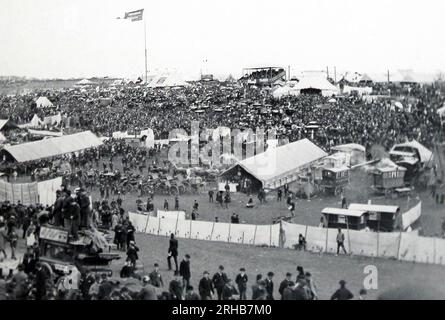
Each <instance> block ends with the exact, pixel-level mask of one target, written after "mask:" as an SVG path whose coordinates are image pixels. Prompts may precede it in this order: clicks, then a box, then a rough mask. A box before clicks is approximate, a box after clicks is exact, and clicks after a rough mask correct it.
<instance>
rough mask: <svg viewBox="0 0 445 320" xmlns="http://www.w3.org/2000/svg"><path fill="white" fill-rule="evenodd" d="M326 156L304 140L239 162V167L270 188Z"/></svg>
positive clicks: (271, 149)
mask: <svg viewBox="0 0 445 320" xmlns="http://www.w3.org/2000/svg"><path fill="white" fill-rule="evenodd" d="M325 156H327V154H326V152H324V151H323V150H322V149H320V148H319V147H318V146H316V145H315V144H314V143H312V142H311V141H310V140H308V139H302V140H299V141H296V142H293V143H289V144H286V145H284V146H280V147H276V148H269V149H267V150H266V151H265V152H263V153H260V154H258V155H256V156H253V157H251V158H247V159H244V160H242V161H239V162H238V164H237V165H239V166H241V167H242V168H243V169H244V170H246V171H247V172H248V173H250V174H251V175H252V176H254V177H255V178H256V179H258V180H259V181H261V182H262V183H263V187H269V186H272V185H273V184H275V182H276V181H278V180H280V179H283V180H286V178H288V177H290V176H294V175H295V173H296V172H297V171H298V170H299V169H301V168H302V167H304V166H306V165H308V164H310V163H312V162H314V161H316V160H319V159H321V158H323V157H325ZM232 168H233V167H232ZM232 168H231V169H232ZM231 169H229V170H231ZM229 170H227V171H226V172H228V171H229ZM223 174H224V173H223ZM287 182H288V181H286V183H287Z"/></svg>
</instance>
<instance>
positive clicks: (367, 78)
mask: <svg viewBox="0 0 445 320" xmlns="http://www.w3.org/2000/svg"><path fill="white" fill-rule="evenodd" d="M371 81H372V79H371V77H370V76H368V75H367V74H366V73H365V74H364V75H363V76H362V77H361V79H360V82H371Z"/></svg>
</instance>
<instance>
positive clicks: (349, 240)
mask: <svg viewBox="0 0 445 320" xmlns="http://www.w3.org/2000/svg"><path fill="white" fill-rule="evenodd" d="M346 229H347V231H348V247H349V248H348V249H349V253H351V251H352V250H351V237H350V236H349V218H348V217H346Z"/></svg>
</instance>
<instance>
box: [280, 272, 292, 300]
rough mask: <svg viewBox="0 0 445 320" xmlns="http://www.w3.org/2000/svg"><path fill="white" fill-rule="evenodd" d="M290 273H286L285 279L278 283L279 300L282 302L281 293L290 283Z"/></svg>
mask: <svg viewBox="0 0 445 320" xmlns="http://www.w3.org/2000/svg"><path fill="white" fill-rule="evenodd" d="M291 279H292V273H290V272H288V273H286V278H285V279H284V280H283V281H281V283H280V287H279V288H278V292H279V293H280V295H281V300H283V293H284V289H286V288H287V287H288V286H289V283H291V282H292V280H291Z"/></svg>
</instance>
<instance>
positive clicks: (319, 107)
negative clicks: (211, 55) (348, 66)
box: [0, 85, 445, 148]
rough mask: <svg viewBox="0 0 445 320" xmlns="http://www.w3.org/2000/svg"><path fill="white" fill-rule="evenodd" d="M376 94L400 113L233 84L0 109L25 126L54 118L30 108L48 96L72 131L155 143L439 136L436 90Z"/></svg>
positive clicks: (59, 94) (55, 96)
mask: <svg viewBox="0 0 445 320" xmlns="http://www.w3.org/2000/svg"><path fill="white" fill-rule="evenodd" d="M384 88H385V89H384ZM379 90H380V91H386V92H391V94H392V96H393V97H394V98H395V99H397V100H399V101H401V102H402V104H403V106H404V107H405V109H404V110H401V109H399V108H396V107H394V104H392V103H391V101H388V100H385V99H384V100H381V99H375V100H371V101H364V100H363V99H362V98H360V97H356V96H347V97H340V98H337V101H336V102H335V103H329V102H328V101H329V100H330V98H329V97H321V96H306V95H301V96H298V97H294V96H292V97H285V98H283V99H280V100H276V99H274V98H273V97H272V95H271V92H270V91H269V90H263V89H260V88H257V89H245V88H242V87H239V86H234V85H230V86H229V85H227V86H223V85H220V86H203V85H192V86H189V87H184V88H175V89H162V88H157V89H150V88H144V87H142V86H138V87H125V88H120V89H115V90H111V89H103V91H100V92H99V93H97V92H96V91H91V92H81V91H79V90H64V91H54V92H40V93H35V94H33V95H31V94H29V95H24V96H13V97H9V96H0V106H1V107H2V110H3V113H7V114H8V115H9V117H10V118H11V119H12V120H15V121H17V122H18V123H24V122H27V121H29V120H30V119H31V118H32V116H33V115H34V113H36V112H37V113H39V114H40V113H42V114H49V113H54V112H55V111H54V110H52V109H50V110H45V109H37V108H31V105H32V103H33V99H35V97H36V96H39V95H47V96H48V97H49V99H50V100H52V101H53V103H54V105H55V106H57V110H58V111H60V112H62V114H63V115H64V116H66V117H69V118H71V119H75V121H72V123H74V124H75V126H76V127H78V128H80V129H85V130H92V131H94V132H95V133H97V134H98V135H106V136H110V135H111V134H112V133H113V132H115V131H127V130H138V129H139V130H140V129H144V128H152V129H153V130H154V133H155V137H156V138H157V139H162V138H167V137H168V134H169V132H171V131H172V130H173V129H178V128H182V129H185V130H186V131H187V132H190V126H191V122H192V121H199V122H200V127H201V128H217V127H219V126H227V127H229V128H233V129H234V128H240V129H246V128H251V129H253V130H255V129H256V128H263V129H265V130H272V129H273V130H276V132H277V133H278V135H279V136H280V137H282V138H288V139H289V140H290V141H295V140H297V139H300V138H304V137H308V138H311V139H312V140H314V142H315V143H316V144H318V145H319V146H321V147H323V148H329V146H331V145H332V144H339V143H349V142H354V143H361V144H363V145H365V146H369V145H373V144H381V145H383V146H384V147H386V148H388V147H391V146H392V144H394V143H395V142H399V141H402V140H404V139H409V138H416V139H417V140H419V142H421V143H423V144H425V145H426V146H427V147H428V146H431V145H432V143H433V140H434V139H436V138H438V134H439V133H440V132H441V131H440V130H441V122H440V118H439V116H438V115H437V113H436V110H437V109H439V108H440V107H442V106H443V103H444V101H445V96H444V95H443V94H442V93H441V91H440V90H438V89H437V88H436V87H434V86H432V85H423V86H420V85H412V86H410V88H409V90H407V89H406V88H404V87H402V88H400V87H397V86H383V87H382V85H380V86H379ZM101 96H107V97H112V102H111V105H110V106H101V99H100V97H101ZM207 106H208V108H204V107H207ZM197 110H200V112H196V111H197ZM215 110H218V111H215ZM309 122H317V123H318V124H319V126H320V129H318V130H312V129H307V128H305V126H307V124H308V123H309Z"/></svg>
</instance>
